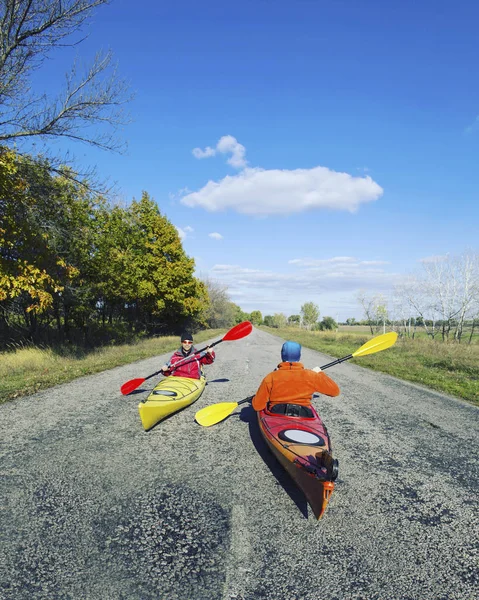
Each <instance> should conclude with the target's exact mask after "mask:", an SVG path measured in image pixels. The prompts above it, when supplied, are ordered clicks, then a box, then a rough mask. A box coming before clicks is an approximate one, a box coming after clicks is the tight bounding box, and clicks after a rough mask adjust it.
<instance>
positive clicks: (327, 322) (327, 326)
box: [321, 317, 338, 331]
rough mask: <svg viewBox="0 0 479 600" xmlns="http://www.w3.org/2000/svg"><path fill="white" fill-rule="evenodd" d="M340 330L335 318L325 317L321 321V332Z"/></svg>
mask: <svg viewBox="0 0 479 600" xmlns="http://www.w3.org/2000/svg"><path fill="white" fill-rule="evenodd" d="M337 328H338V324H337V323H336V321H335V320H334V319H333V317H323V320H322V321H321V331H333V330H334V329H337Z"/></svg>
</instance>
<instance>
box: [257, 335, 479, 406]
mask: <svg viewBox="0 0 479 600" xmlns="http://www.w3.org/2000/svg"><path fill="white" fill-rule="evenodd" d="M261 329H263V330H264V331H267V332H268V333H272V334H273V335H277V336H279V337H281V338H283V339H288V340H293V341H295V342H299V343H300V344H301V345H302V346H304V347H306V348H311V349H312V350H318V351H320V352H324V353H325V354H328V355H330V356H333V357H334V358H340V357H342V356H347V355H348V354H352V353H353V352H354V351H355V350H357V349H358V348H359V347H360V346H362V345H363V344H364V343H365V342H366V341H367V340H370V339H371V338H373V337H374V335H371V332H370V331H369V328H368V327H353V328H351V329H352V330H351V331H347V330H348V329H349V328H348V327H342V328H341V329H342V330H343V331H327V332H322V331H307V330H304V329H299V328H297V327H285V328H274V329H273V328H269V327H261ZM387 331H389V329H388V330H387ZM380 333H382V330H381V331H379V332H378V334H380ZM375 335H376V333H375ZM352 362H355V363H356V364H357V365H359V366H361V367H366V368H368V369H374V370H376V371H381V372H382V373H388V374H389V375H393V376H394V377H398V378H400V379H404V380H405V381H411V382H413V383H417V384H420V385H423V386H426V387H428V388H431V389H433V390H437V391H439V392H443V393H445V394H449V395H451V396H455V397H457V398H462V399H464V400H467V401H469V402H472V403H473V404H478V405H479V336H475V337H474V338H473V342H472V343H471V344H458V343H456V342H442V341H440V340H435V341H433V340H431V339H429V338H428V337H427V335H426V334H424V335H422V336H421V335H420V336H416V337H415V338H414V339H413V338H411V337H407V336H404V335H400V337H399V338H398V341H397V342H396V344H395V345H394V346H393V347H392V348H389V349H388V350H386V351H384V352H378V353H377V354H374V355H370V356H363V357H361V358H357V359H352ZM306 366H309V367H313V366H316V365H306ZM318 366H321V365H318ZM337 368H341V367H340V366H339V367H337ZM333 371H334V369H332V370H331V372H330V373H329V374H330V375H331V377H333V379H334V372H333Z"/></svg>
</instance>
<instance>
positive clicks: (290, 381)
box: [252, 341, 339, 416]
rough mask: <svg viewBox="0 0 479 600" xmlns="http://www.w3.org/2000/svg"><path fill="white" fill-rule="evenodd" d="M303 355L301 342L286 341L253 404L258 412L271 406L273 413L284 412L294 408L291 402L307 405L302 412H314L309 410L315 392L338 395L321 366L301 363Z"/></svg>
mask: <svg viewBox="0 0 479 600" xmlns="http://www.w3.org/2000/svg"><path fill="white" fill-rule="evenodd" d="M300 358H301V345H300V344H298V343H296V342H289V341H288V342H285V343H284V344H283V347H282V348H281V360H282V362H281V363H280V364H279V365H278V367H277V368H276V370H274V371H273V372H272V373H269V374H268V375H266V377H265V378H264V379H263V381H262V382H261V385H260V386H259V388H258V391H257V392H256V395H255V397H254V398H253V401H252V405H253V408H254V409H255V410H256V411H258V410H263V409H264V408H266V406H268V409H269V410H270V411H271V412H275V413H281V414H285V411H289V410H291V408H292V407H291V406H290V405H296V406H298V405H299V406H300V407H301V406H302V407H306V411H304V410H303V411H300V413H305V412H306V413H307V412H311V411H310V410H309V411H308V409H309V406H310V405H311V400H312V396H313V394H314V393H315V392H319V393H320V394H326V396H338V395H339V387H338V386H337V385H336V383H335V382H334V381H333V380H332V379H330V378H329V377H328V376H327V375H326V374H325V373H323V372H322V371H321V369H320V367H315V368H314V369H305V368H304V365H303V364H302V363H301V362H299V360H300ZM288 405H289V407H288ZM304 416H307V415H306V414H304Z"/></svg>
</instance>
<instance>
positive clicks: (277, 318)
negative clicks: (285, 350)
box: [273, 313, 288, 327]
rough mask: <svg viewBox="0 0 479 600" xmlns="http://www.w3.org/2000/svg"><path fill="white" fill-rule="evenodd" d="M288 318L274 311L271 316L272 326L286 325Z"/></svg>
mask: <svg viewBox="0 0 479 600" xmlns="http://www.w3.org/2000/svg"><path fill="white" fill-rule="evenodd" d="M287 324H288V320H287V318H286V315H284V314H283V313H275V314H274V316H273V327H286V325H287Z"/></svg>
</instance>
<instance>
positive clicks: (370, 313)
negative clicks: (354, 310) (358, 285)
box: [357, 290, 376, 335]
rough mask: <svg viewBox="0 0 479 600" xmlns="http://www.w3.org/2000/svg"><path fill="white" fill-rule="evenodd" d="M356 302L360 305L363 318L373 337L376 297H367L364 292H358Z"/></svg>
mask: <svg viewBox="0 0 479 600" xmlns="http://www.w3.org/2000/svg"><path fill="white" fill-rule="evenodd" d="M357 300H358V302H359V304H360V305H361V307H362V309H363V312H364V316H365V317H366V320H367V322H368V325H369V329H370V330H371V335H374V329H373V322H374V317H375V314H374V313H375V307H376V296H368V295H367V294H366V291H365V290H359V293H358V296H357Z"/></svg>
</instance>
